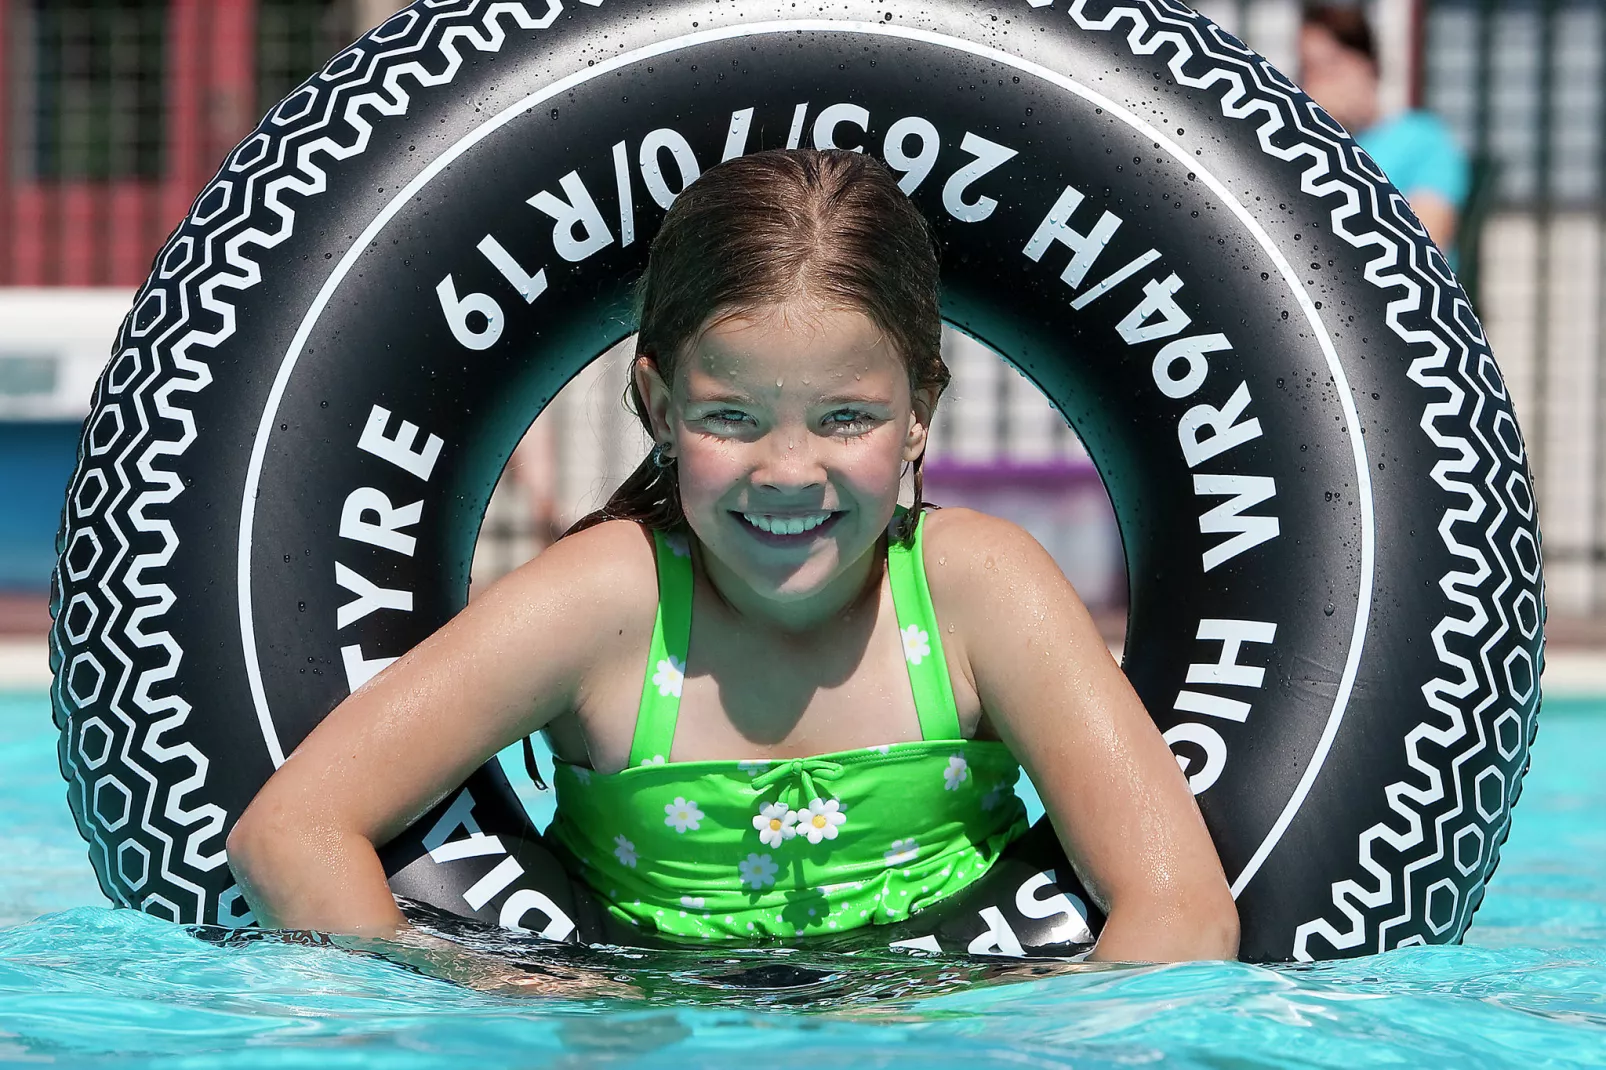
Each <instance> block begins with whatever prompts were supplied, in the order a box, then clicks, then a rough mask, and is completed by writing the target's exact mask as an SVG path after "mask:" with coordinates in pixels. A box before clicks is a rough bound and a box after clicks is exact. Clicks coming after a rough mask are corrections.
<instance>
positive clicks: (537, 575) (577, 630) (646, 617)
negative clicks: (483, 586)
mask: <svg viewBox="0 0 1606 1070" xmlns="http://www.w3.org/2000/svg"><path fill="white" fill-rule="evenodd" d="M493 594H494V596H496V597H497V598H498V599H499V600H502V601H503V602H504V605H505V606H506V608H507V609H508V610H509V611H511V612H516V613H518V614H519V615H521V616H523V617H525V618H526V619H528V618H530V617H536V618H545V622H546V623H549V624H552V625H557V626H561V627H562V628H564V629H566V630H570V629H572V630H573V634H574V635H575V637H576V638H577V639H578V638H582V637H583V638H584V639H586V640H588V641H594V642H597V643H599V644H600V648H599V649H598V651H597V652H598V653H599V654H600V653H605V652H606V651H605V648H608V647H612V646H615V645H621V646H624V647H626V648H628V649H634V647H635V646H637V645H640V644H641V643H644V642H645V641H646V640H645V639H644V638H643V636H650V635H651V634H652V627H653V619H654V614H655V612H656V609H657V605H658V571H657V559H656V557H655V556H654V552H653V538H652V533H651V532H650V531H648V530H647V529H646V528H643V527H642V526H641V525H639V524H636V523H634V522H632V521H627V520H607V521H604V522H602V523H600V524H597V525H596V526H594V527H590V528H586V529H585V530H584V531H578V532H575V533H574V534H572V535H567V536H564V537H563V538H561V539H559V540H558V541H557V542H554V543H553V544H552V545H550V546H548V547H547V548H546V549H545V550H543V551H541V553H540V554H539V555H537V556H536V557H534V558H533V559H531V560H530V561H529V562H527V563H526V564H524V565H522V566H521V567H519V568H518V569H515V570H514V571H513V572H512V573H510V574H508V575H507V576H505V577H503V578H502V579H501V580H499V581H498V582H497V584H496V585H495V586H494V587H493V588H492V589H491V590H490V591H487V592H486V595H485V597H486V598H491V597H493ZM529 623H532V624H539V623H542V622H541V620H539V619H535V620H529Z"/></svg>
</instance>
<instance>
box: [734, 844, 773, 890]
mask: <svg viewBox="0 0 1606 1070" xmlns="http://www.w3.org/2000/svg"><path fill="white" fill-rule="evenodd" d="M780 868H781V867H780V866H777V865H776V864H775V859H773V858H771V857H770V856H769V855H761V854H757V853H756V852H755V853H754V854H750V855H748V856H747V857H746V858H744V859H742V860H741V861H740V862H738V863H736V871H737V872H738V873H740V874H741V875H742V883H743V884H745V885H747V886H748V887H749V888H752V889H753V890H754V891H757V890H758V889H760V888H763V887H764V886H765V885H768V884H774V883H775V874H776V873H777V872H779V871H780Z"/></svg>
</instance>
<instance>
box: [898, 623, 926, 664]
mask: <svg viewBox="0 0 1606 1070" xmlns="http://www.w3.org/2000/svg"><path fill="white" fill-rule="evenodd" d="M900 634H901V635H902V636H903V656H904V657H906V658H908V659H909V664H910V665H919V664H920V663H921V661H923V660H925V658H926V656H927V655H928V654H930V653H931V636H929V635H927V634H926V632H925V631H924V630H923V629H922V628H921V627H920V626H919V625H918V624H911V625H909V627H907V628H905V629H904V630H903V631H902V632H901V633H900Z"/></svg>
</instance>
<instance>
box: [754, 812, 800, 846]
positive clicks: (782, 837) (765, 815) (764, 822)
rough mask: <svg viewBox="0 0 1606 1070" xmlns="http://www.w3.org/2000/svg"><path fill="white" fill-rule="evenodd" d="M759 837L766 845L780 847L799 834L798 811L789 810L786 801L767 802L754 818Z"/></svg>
mask: <svg viewBox="0 0 1606 1070" xmlns="http://www.w3.org/2000/svg"><path fill="white" fill-rule="evenodd" d="M753 827H754V828H756V829H758V838H759V841H760V842H761V843H763V844H764V846H766V847H779V846H780V845H781V844H782V843H783V842H785V841H786V840H789V839H791V838H792V837H793V836H796V835H797V811H796V810H789V809H787V806H786V804H785V803H778V802H775V803H766V804H765V805H764V806H762V807H761V808H760V809H759V811H758V815H757V816H756V817H754V818H753Z"/></svg>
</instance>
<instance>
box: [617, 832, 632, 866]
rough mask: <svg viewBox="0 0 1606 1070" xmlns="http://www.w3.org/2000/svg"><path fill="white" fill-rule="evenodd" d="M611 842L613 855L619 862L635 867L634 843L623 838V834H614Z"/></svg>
mask: <svg viewBox="0 0 1606 1070" xmlns="http://www.w3.org/2000/svg"><path fill="white" fill-rule="evenodd" d="M613 843H614V847H613V856H614V857H615V858H617V859H618V860H619V861H620V862H622V863H624V864H625V865H627V866H629V867H630V868H631V869H635V868H636V845H635V844H633V843H631V842H630V841H629V840H627V839H625V838H624V837H623V836H615V837H614V838H613Z"/></svg>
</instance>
